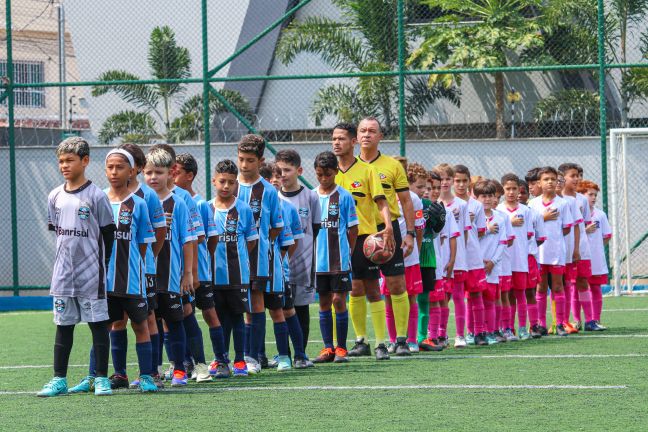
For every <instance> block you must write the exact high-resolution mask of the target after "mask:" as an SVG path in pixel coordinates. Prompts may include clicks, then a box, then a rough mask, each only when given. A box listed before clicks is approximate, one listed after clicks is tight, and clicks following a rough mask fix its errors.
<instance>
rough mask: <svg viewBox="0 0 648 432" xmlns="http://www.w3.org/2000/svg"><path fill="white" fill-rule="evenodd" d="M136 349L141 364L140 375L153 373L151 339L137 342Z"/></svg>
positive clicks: (138, 361)
mask: <svg viewBox="0 0 648 432" xmlns="http://www.w3.org/2000/svg"><path fill="white" fill-rule="evenodd" d="M135 351H137V363H138V364H139V370H140V375H151V365H152V364H153V348H152V347H151V341H148V342H138V343H136V344H135Z"/></svg>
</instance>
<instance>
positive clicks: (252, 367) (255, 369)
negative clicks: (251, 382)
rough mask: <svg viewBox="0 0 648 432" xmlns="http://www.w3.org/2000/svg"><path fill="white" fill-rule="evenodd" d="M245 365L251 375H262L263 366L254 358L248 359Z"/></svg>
mask: <svg viewBox="0 0 648 432" xmlns="http://www.w3.org/2000/svg"><path fill="white" fill-rule="evenodd" d="M245 363H246V366H247V371H248V374H249V375H256V374H258V373H261V365H260V364H259V362H258V361H256V360H255V359H253V358H252V357H248V359H247V360H246V362H245Z"/></svg>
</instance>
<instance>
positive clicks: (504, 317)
mask: <svg viewBox="0 0 648 432" xmlns="http://www.w3.org/2000/svg"><path fill="white" fill-rule="evenodd" d="M500 309H501V312H500V324H499V326H500V328H501V329H504V330H505V329H507V328H509V312H510V310H511V307H510V306H504V305H502V306H500Z"/></svg>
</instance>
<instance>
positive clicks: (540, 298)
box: [536, 291, 547, 328]
mask: <svg viewBox="0 0 648 432" xmlns="http://www.w3.org/2000/svg"><path fill="white" fill-rule="evenodd" d="M536 304H537V305H538V322H539V323H540V325H541V326H542V327H545V328H546V327H547V293H546V292H540V291H536Z"/></svg>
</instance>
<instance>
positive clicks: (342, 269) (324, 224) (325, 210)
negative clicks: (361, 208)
mask: <svg viewBox="0 0 648 432" xmlns="http://www.w3.org/2000/svg"><path fill="white" fill-rule="evenodd" d="M318 195H319V202H320V207H321V209H322V220H321V225H320V230H319V233H318V234H317V240H316V246H315V255H316V260H315V272H316V273H323V274H339V273H346V272H349V271H351V249H350V247H349V236H348V234H347V230H348V229H349V228H351V227H353V226H356V225H358V223H359V222H358V215H357V214H356V208H355V204H354V202H353V197H352V196H351V194H350V193H349V192H347V191H346V190H344V189H342V188H341V187H339V186H336V188H335V190H333V192H331V193H330V194H328V195H322V194H320V193H319V192H318Z"/></svg>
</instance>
